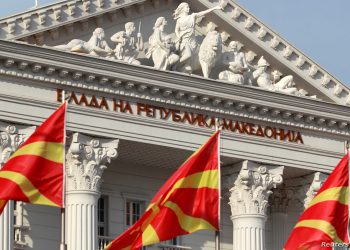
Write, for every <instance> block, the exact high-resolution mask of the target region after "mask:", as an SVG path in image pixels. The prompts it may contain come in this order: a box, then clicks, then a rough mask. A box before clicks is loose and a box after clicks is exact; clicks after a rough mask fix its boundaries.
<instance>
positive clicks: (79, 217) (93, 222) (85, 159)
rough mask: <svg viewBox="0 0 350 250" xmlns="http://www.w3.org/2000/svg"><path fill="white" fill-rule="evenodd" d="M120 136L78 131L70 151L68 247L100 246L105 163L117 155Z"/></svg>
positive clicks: (73, 249) (75, 249)
mask: <svg viewBox="0 0 350 250" xmlns="http://www.w3.org/2000/svg"><path fill="white" fill-rule="evenodd" d="M118 142H119V141H118V140H112V141H111V140H106V139H93V138H90V137H88V136H84V135H82V134H78V133H75V134H74V135H73V136H72V142H71V144H70V147H69V150H68V152H67V156H66V158H67V160H66V162H67V164H66V168H67V169H66V177H67V190H66V239H67V250H97V249H98V242H97V237H98V232H97V226H98V225H97V223H98V221H97V202H98V198H99V197H100V185H101V182H102V174H103V171H104V170H105V169H106V168H107V167H106V166H105V165H104V163H105V162H110V161H111V159H113V158H116V157H117V148H118Z"/></svg>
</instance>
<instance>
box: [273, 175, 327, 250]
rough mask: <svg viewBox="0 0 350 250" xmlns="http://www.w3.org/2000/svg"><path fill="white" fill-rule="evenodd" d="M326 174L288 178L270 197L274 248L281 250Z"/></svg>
mask: <svg viewBox="0 0 350 250" xmlns="http://www.w3.org/2000/svg"><path fill="white" fill-rule="evenodd" d="M325 179H326V175H324V174H322V173H320V172H316V173H313V174H310V175H307V176H303V177H298V178H293V179H287V180H285V181H284V184H283V185H282V186H281V187H279V188H277V189H274V190H273V195H272V196H271V197H270V198H271V199H270V204H271V222H272V246H273V247H272V250H281V249H282V248H283V246H284V244H285V243H286V241H287V239H288V236H289V234H290V232H291V230H292V229H293V227H294V226H295V223H296V222H297V219H298V218H299V216H300V214H301V213H302V211H303V210H304V209H305V208H306V207H307V206H308V204H309V203H310V201H311V200H312V199H313V197H314V196H315V195H316V193H317V192H318V191H319V190H320V188H321V186H322V184H323V182H324V181H325Z"/></svg>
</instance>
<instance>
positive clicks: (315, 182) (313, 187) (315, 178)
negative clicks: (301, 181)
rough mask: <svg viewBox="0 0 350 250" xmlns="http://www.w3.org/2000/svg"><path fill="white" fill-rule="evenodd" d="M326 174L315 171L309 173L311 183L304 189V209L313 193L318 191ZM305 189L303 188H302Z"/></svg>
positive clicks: (313, 195)
mask: <svg viewBox="0 0 350 250" xmlns="http://www.w3.org/2000/svg"><path fill="white" fill-rule="evenodd" d="M327 177H328V175H326V174H323V173H320V172H315V173H314V174H312V175H310V176H309V178H311V179H312V181H311V184H310V185H309V186H307V191H306V197H305V199H304V208H305V209H306V208H307V207H308V206H309V204H310V202H311V200H312V199H313V198H314V197H315V195H316V194H317V193H318V191H320V189H321V187H322V185H323V183H324V182H325V181H326V179H327ZM304 190H305V188H304Z"/></svg>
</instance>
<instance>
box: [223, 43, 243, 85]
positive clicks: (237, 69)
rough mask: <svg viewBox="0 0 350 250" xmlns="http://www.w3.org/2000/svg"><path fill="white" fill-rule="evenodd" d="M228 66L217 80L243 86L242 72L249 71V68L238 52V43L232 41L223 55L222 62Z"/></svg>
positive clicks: (241, 54)
mask: <svg viewBox="0 0 350 250" xmlns="http://www.w3.org/2000/svg"><path fill="white" fill-rule="evenodd" d="M222 62H223V63H224V64H225V65H228V68H229V70H225V71H222V72H220V74H219V79H220V80H225V81H228V82H230V83H236V84H244V76H243V73H244V72H248V71H249V67H248V64H247V61H246V58H245V55H244V53H243V52H240V51H239V48H238V42H236V41H232V42H230V44H229V51H227V52H225V53H224V54H223V61H222Z"/></svg>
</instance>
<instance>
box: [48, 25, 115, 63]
mask: <svg viewBox="0 0 350 250" xmlns="http://www.w3.org/2000/svg"><path fill="white" fill-rule="evenodd" d="M54 48H57V49H61V50H66V51H70V52H76V53H84V54H90V55H95V56H101V57H106V56H108V55H110V54H111V53H112V52H113V50H112V49H111V48H110V47H109V46H108V43H107V42H106V40H105V32H104V30H103V29H102V28H96V29H95V31H94V32H93V33H92V36H91V38H90V40H89V41H87V42H85V41H83V40H80V39H73V40H72V41H70V42H69V43H67V44H66V45H58V46H55V47H54Z"/></svg>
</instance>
